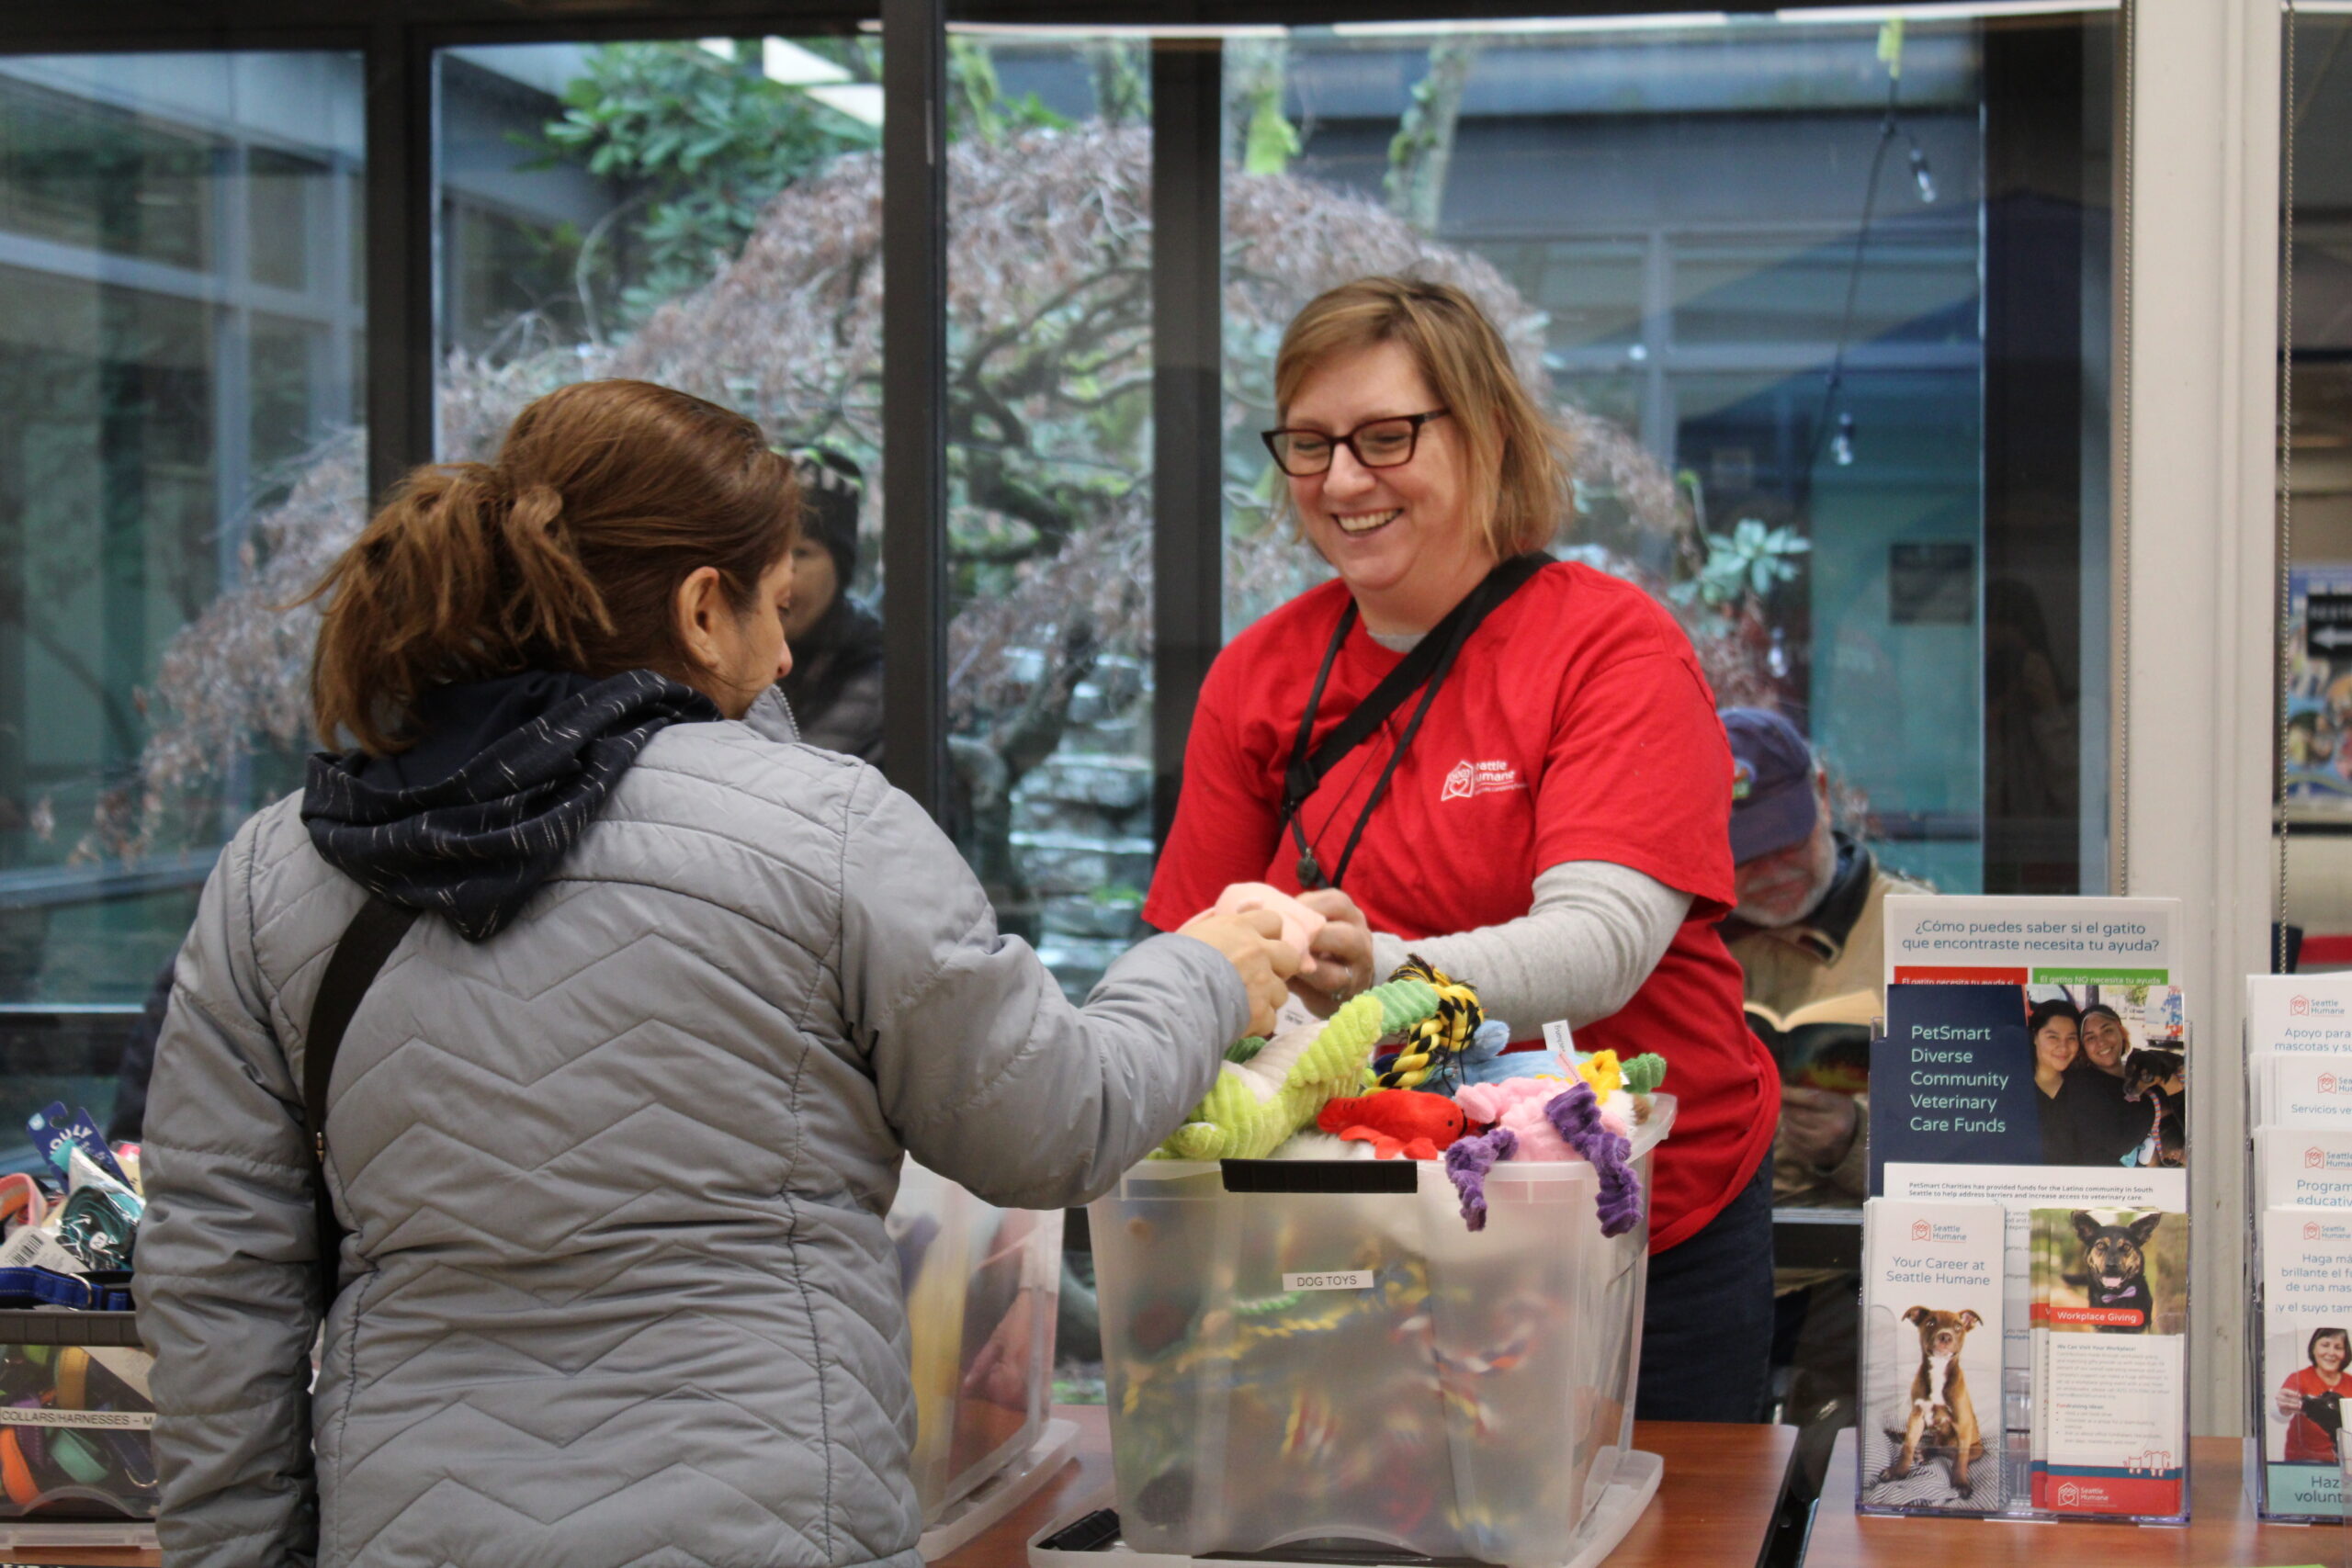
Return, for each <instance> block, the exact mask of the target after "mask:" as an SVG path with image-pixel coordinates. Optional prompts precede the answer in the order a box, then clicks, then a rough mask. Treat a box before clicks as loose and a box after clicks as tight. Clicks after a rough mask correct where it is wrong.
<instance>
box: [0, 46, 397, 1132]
mask: <svg viewBox="0 0 2352 1568" xmlns="http://www.w3.org/2000/svg"><path fill="white" fill-rule="evenodd" d="M361 87H362V84H361V72H360V68H359V62H358V60H357V58H356V56H352V55H345V54H326V53H273V54H234V53H212V54H144V55H119V56H105V57H75V56H45V57H18V58H14V59H9V60H6V61H0V431H5V432H6V440H7V455H6V458H5V459H0V1122H10V1123H12V1124H13V1123H14V1122H21V1120H22V1119H23V1117H24V1116H25V1115H26V1114H27V1113H28V1112H29V1111H31V1110H33V1109H36V1108H38V1107H39V1106H40V1105H41V1104H44V1103H46V1102H47V1101H48V1100H51V1099H53V1098H63V1099H66V1100H68V1101H69V1102H75V1101H78V1102H80V1103H84V1104H86V1105H88V1106H89V1108H90V1109H91V1110H92V1111H93V1112H94V1113H95V1114H96V1115H97V1117H98V1118H99V1119H100V1120H101V1121H102V1122H103V1121H104V1120H105V1118H106V1116H107V1111H108V1108H109V1105H110V1103H111V1093H112V1084H111V1072H112V1063H113V1058H114V1056H115V1055H116V1054H117V1053H118V1052H119V1049H120V1048H121V1045H122V1043H123V1041H124V1039H125V1038H126V1037H127V1035H128V1033H129V1032H130V1028H131V1026H132V1023H133V1021H135V1019H136V1017H137V1014H138V1010H139V1003H140V1001H141V998H143V997H144V996H145V995H146V994H147V992H148V990H149V987H150V986H151V985H152V984H153V981H154V980H155V977H156V976H157V974H158V973H159V971H160V970H161V969H162V968H163V966H164V964H165V962H166V960H168V958H169V957H170V956H171V954H172V953H174V952H175V950H176V949H177V947H178V945H179V942H180V939H181V937H182V935H183V934H184V933H185V931H186V930H187V921H188V919H189V918H190V917H191V915H192V914H193V912H194V909H195V905H196V897H197V893H198V888H199V887H200V886H201V885H202V883H203V881H204V878H205V876H206V874H207V873H208V872H209V870H210V868H211V864H212V862H213V859H214V857H215V856H216V855H217V853H218V852H219V849H220V845H221V844H222V843H223V842H224V841H225V840H226V839H227V837H228V836H229V834H230V833H232V831H233V830H234V829H236V827H237V825H238V824H239V823H240V822H241V821H242V820H243V818H244V817H245V816H246V815H247V814H248V813H249V812H251V811H252V810H253V809H254V807H257V806H258V805H260V804H262V803H263V802H264V801H266V800H267V799H269V798H271V797H272V796H274V795H277V794H278V793H281V792H283V791H284V790H285V789H286V788H288V786H289V785H290V784H292V782H293V781H294V779H295V778H296V777H297V773H298V767H299V758H300V753H301V751H302V750H303V742H304V739H305V738H304V736H303V734H302V730H303V728H304V726H303V723H302V717H301V707H300V696H299V688H300V675H301V669H302V663H301V659H300V654H299V653H296V652H295V651H294V650H293V649H292V648H291V647H290V646H289V645H288V644H287V643H285V642H283V641H281V640H280V639H279V638H278V637H277V633H276V631H275V630H274V629H273V626H271V625H270V624H269V623H268V622H266V621H265V620H264V619H262V618H260V617H257V616H255V615H252V614H250V613H249V612H250V610H251V609H252V607H253V599H254V594H255V593H256V592H258V584H259V583H260V582H261V581H263V580H265V579H266V578H268V577H269V576H270V574H271V572H272V571H273V570H274V568H275V563H276V562H277V560H278V559H280V558H287V557H299V556H300V554H301V535H302V534H303V532H304V531H305V529H306V527H307V525H308V519H309V518H310V517H311V515H313V513H306V512H305V511H304V510H303V509H302V508H301V507H300V506H293V505H291V504H290V503H289V500H288V497H289V493H290V492H289V486H290V485H291V484H292V483H293V482H294V474H295V473H296V472H297V471H298V470H300V471H307V473H308V475H309V480H308V482H309V485H310V494H311V495H312V496H316V497H323V498H326V501H327V503H328V508H329V510H337V509H341V510H355V509H356V504H357V491H358V464H357V452H358V444H359V435H358V431H357V416H358V410H359V401H358V389H357V387H356V372H355V367H356V364H357V362H358V355H359V343H360V336H361V332H360V319H359V314H358V311H357V309H356V306H355V304H354V302H353V300H352V299H351V297H350V294H349V290H348V288H347V287H346V284H345V277H346V276H347V275H348V269H349V268H350V267H351V266H352V265H354V262H355V258H356V254H357V253H358V251H359V249H360V246H359V243H358V235H357V233H356V210H355V209H354V207H353V206H352V204H351V202H350V200H349V194H350V191H351V187H352V186H354V185H355V184H356V179H357V176H358V174H359V168H360V152H361V148H360V137H359V131H358V127H359V122H360V96H361Z"/></svg>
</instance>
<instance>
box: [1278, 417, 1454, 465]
mask: <svg viewBox="0 0 2352 1568" xmlns="http://www.w3.org/2000/svg"><path fill="white" fill-rule="evenodd" d="M1446 412H1447V411H1446V410H1444V409H1431V410H1430V412H1427V413H1407V414H1397V415H1396V416H1394V417H1393V418H1389V419H1373V420H1366V421H1365V422H1364V423H1362V424H1359V425H1357V426H1356V427H1355V428H1354V429H1353V430H1351V431H1349V432H1348V433H1347V434H1344V435H1334V434H1331V433H1330V432H1329V431H1328V430H1292V429H1283V430H1268V431H1263V432H1261V438H1262V439H1263V440H1264V442H1265V443H1266V450H1267V451H1269V452H1272V454H1273V455H1274V466H1275V467H1276V468H1280V469H1282V471H1283V472H1284V473H1286V474H1288V475H1289V476H1290V477H1291V478H1293V479H1312V478H1313V477H1314V476H1316V475H1317V474H1321V473H1329V471H1330V468H1331V455H1332V454H1333V453H1334V452H1337V451H1338V450H1339V449H1340V447H1342V446H1344V447H1346V448H1347V449H1348V450H1349V451H1350V452H1351V453H1352V454H1353V455H1354V457H1355V460H1356V462H1357V463H1358V464H1360V465H1361V466H1363V467H1364V468H1402V467H1404V466H1405V465H1406V464H1407V463H1409V462H1411V461H1412V460H1413V453H1414V451H1415V450H1416V449H1417V448H1418V447H1419V446H1420V444H1421V426H1423V425H1425V424H1427V423H1429V422H1430V421H1431V420H1433V419H1443V418H1444V417H1445V416H1446Z"/></svg>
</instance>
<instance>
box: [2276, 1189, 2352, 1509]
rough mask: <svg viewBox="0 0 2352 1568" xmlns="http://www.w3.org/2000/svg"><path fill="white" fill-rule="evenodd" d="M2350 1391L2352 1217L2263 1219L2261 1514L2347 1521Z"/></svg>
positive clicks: (2337, 1212) (2280, 1211)
mask: <svg viewBox="0 0 2352 1568" xmlns="http://www.w3.org/2000/svg"><path fill="white" fill-rule="evenodd" d="M2347 1394H2352V1213H2348V1212H2346V1211H2345V1210H2343V1209H2315V1208H2293V1207H2280V1208H2275V1209H2271V1210H2268V1211H2267V1212H2266V1213H2264V1214H2263V1216H2262V1357H2261V1371H2260V1376H2259V1377H2258V1378H2257V1379H2256V1386H2255V1390H2254V1397H2255V1408H2256V1420H2257V1423H2258V1425H2257V1430H2259V1432H2260V1433H2261V1437H2262V1459H2263V1465H2262V1482H2263V1504H2262V1512H2263V1513H2264V1514H2265V1515H2266V1516H2267V1517H2284V1518H2324V1519H2336V1518H2340V1517H2343V1498H2342V1478H2343V1470H2342V1468H2341V1464H2340V1461H2339V1449H2340V1445H2341V1444H2342V1442H2343V1439H2344V1417H2345V1405H2346V1395H2347Z"/></svg>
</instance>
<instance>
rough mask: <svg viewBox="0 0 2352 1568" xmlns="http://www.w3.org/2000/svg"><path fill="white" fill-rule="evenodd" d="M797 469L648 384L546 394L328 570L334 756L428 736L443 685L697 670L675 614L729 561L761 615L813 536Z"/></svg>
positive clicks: (744, 424)
mask: <svg viewBox="0 0 2352 1568" xmlns="http://www.w3.org/2000/svg"><path fill="white" fill-rule="evenodd" d="M799 512H800V496H799V487H798V484H797V481H796V480H795V479H794V478H793V472H792V464H791V462H790V461H789V460H788V459H786V458H785V457H781V456H779V455H778V454H776V453H775V452H772V451H770V450H769V449H768V446H767V443H766V442H765V440H764V439H763V437H762V436H761V434H760V429H759V426H758V425H756V424H754V423H752V422H751V421H750V420H748V419H746V418H744V417H743V416H742V415H741V414H739V413H735V412H730V411H729V410H727V409H723V408H720V407H719V406H718V404H716V403H709V402H705V401H704V400H702V399H700V398H695V397H689V396H688V395H687V394H685V393H684V392H680V391H673V389H670V388H667V387H657V386H655V385H653V384H652V383H650V382H648V381H585V382H582V383H580V384H579V385H576V386H571V387H565V388H562V389H560V390H557V391H553V392H549V393H548V395H547V396H545V397H543V398H540V399H538V400H537V401H535V402H533V403H532V404H531V405H530V406H529V407H527V408H526V409H525V410H524V411H523V412H521V413H520V414H518V415H516V416H515V423H514V424H513V425H512V426H511V427H509V428H508V430H507V432H506V439H505V442H504V443H503V446H501V447H500V449H499V454H498V461H497V462H495V463H489V464H485V463H447V464H436V465H431V466H428V467H425V468H418V469H416V470H415V471H414V472H413V473H411V474H410V475H409V476H408V478H407V479H404V480H402V481H401V485H400V487H399V488H398V489H397V490H395V491H393V492H392V496H391V499H390V501H388V502H385V504H384V507H383V510H382V511H380V512H379V513H376V516H375V518H374V520H373V521H371V522H370V523H369V524H368V526H367V528H366V529H365V530H364V531H362V533H361V534H360V536H359V537H358V538H357V539H356V540H355V541H353V543H352V545H351V547H350V548H349V549H347V550H345V552H344V554H343V556H342V558H340V559H338V560H337V561H336V562H335V563H334V566H333V567H332V568H330V569H329V570H328V571H327V574H326V576H325V577H324V578H322V580H321V581H320V582H319V585H318V587H317V588H315V589H313V590H312V591H311V595H310V597H311V598H312V599H319V598H323V599H325V601H326V610H325V613H324V615H323V618H322V622H321V625H320V626H319V646H318V658H317V660H316V661H315V662H314V663H313V664H312V666H311V717H312V719H313V720H314V721H315V722H316V723H317V725H318V728H319V734H320V735H321V736H322V738H323V739H325V740H326V742H327V744H329V745H331V746H332V745H334V744H337V739H336V737H337V735H338V733H344V734H348V735H350V736H351V737H352V738H353V739H356V740H357V741H358V742H359V744H360V745H361V746H363V747H365V748H366V749H367V750H369V751H371V752H374V753H376V754H378V755H379V756H380V755H384V754H387V753H390V752H394V751H398V750H403V749H404V748H405V747H407V746H408V745H409V744H410V743H411V742H412V741H413V739H415V737H414V735H413V728H412V726H413V715H414V712H415V708H416V702H417V699H418V697H420V696H421V695H422V694H424V693H425V692H426V691H429V690H431V689H432V688H433V687H435V686H440V685H447V684H449V683H451V682H459V681H471V680H481V679H485V678H487V677H490V676H493V675H503V674H512V673H515V672H516V671H524V670H562V671H575V672H577V673H579V674H582V675H591V676H599V677H601V676H605V675H615V674H618V673H619V672H621V671H624V670H634V669H639V668H643V669H650V670H657V671H662V673H664V674H668V675H673V676H677V675H682V674H684V673H686V672H688V671H691V669H692V661H691V660H690V658H689V656H688V655H687V653H686V651H685V649H684V647H683V646H681V644H680V643H679V641H678V636H677V628H676V625H675V621H674V616H673V609H672V604H673V599H674V597H675V595H676V592H677V589H678V585H679V584H680V583H681V582H683V581H685V579H686V578H687V577H688V576H690V575H691V574H692V573H694V572H695V570H698V569H700V568H702V567H706V566H708V567H716V568H717V569H718V575H719V580H720V581H721V583H722V584H723V585H724V587H725V591H726V593H727V598H728V602H729V604H731V605H733V606H734V608H735V609H736V610H737V611H738V612H744V611H748V610H749V609H750V608H751V606H752V598H753V596H754V593H755V592H756V590H757V589H758V586H759V582H760V579H761V578H762V577H763V576H764V575H765V574H766V573H767V571H768V570H770V569H771V568H773V567H774V566H775V563H776V562H777V561H779V560H781V559H783V558H784V557H785V555H786V552H787V551H789V550H790V549H791V548H792V544H793V540H794V537H795V536H797V533H798V531H799V530H798V519H799Z"/></svg>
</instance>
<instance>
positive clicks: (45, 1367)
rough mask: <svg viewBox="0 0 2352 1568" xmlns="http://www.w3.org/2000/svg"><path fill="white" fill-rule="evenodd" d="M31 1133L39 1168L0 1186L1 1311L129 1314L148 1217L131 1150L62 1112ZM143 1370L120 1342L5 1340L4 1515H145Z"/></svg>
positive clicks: (2, 1335)
mask: <svg viewBox="0 0 2352 1568" xmlns="http://www.w3.org/2000/svg"><path fill="white" fill-rule="evenodd" d="M26 1131H27V1132H28V1133H29V1134H31V1137H32V1141H33V1146H34V1148H35V1150H36V1151H37V1152H38V1154H39V1156H40V1157H39V1159H38V1160H37V1161H36V1168H35V1169H34V1171H32V1172H29V1173H28V1172H24V1171H16V1172H11V1173H9V1174H7V1175H6V1176H0V1308H10V1309H19V1310H21V1309H28V1308H31V1309H40V1310H43V1311H55V1310H57V1309H59V1308H66V1309H71V1310H75V1311H83V1312H128V1311H129V1310H130V1307H131V1295H130V1279H131V1276H130V1267H131V1258H132V1254H133V1252H134V1250H135V1249H136V1247H137V1245H138V1239H139V1224H140V1220H141V1217H142V1215H143V1213H144V1212H145V1207H146V1205H145V1201H144V1200H143V1198H142V1197H141V1190H140V1178H139V1148H138V1145H135V1144H126V1145H122V1146H121V1147H119V1148H111V1147H109V1146H108V1145H107V1142H106V1139H105V1138H104V1137H103V1136H101V1135H100V1134H99V1132H98V1129H97V1126H96V1122H93V1121H92V1119H91V1117H90V1114H89V1112H88V1111H81V1110H76V1111H74V1112H73V1113H72V1114H70V1115H69V1114H68V1113H67V1111H66V1110H65V1107H64V1105H63V1104H62V1103H58V1104H53V1105H51V1106H50V1107H48V1108H47V1109H46V1110H44V1111H39V1112H37V1113H36V1114H34V1115H33V1116H32V1117H31V1118H30V1119H29V1120H28V1122H26ZM40 1337H42V1338H61V1337H62V1338H69V1339H70V1338H74V1337H78V1336H76V1335H74V1334H66V1335H62V1336H60V1335H54V1334H45V1335H42V1336H40ZM110 1337H112V1336H111V1335H107V1334H100V1335H96V1336H93V1338H97V1339H106V1338H110ZM147 1368H148V1358H147V1355H146V1353H145V1352H144V1351H141V1350H139V1349H137V1348H132V1347H130V1346H128V1345H119V1344H97V1343H92V1344H33V1343H18V1342H16V1341H15V1340H14V1339H13V1338H12V1337H10V1336H9V1335H8V1334H7V1333H6V1332H5V1331H0V1496H4V1497H5V1505H0V1514H5V1515H28V1514H36V1513H38V1514H48V1513H51V1512H52V1511H59V1510H62V1511H65V1512H71V1513H75V1514H77V1515H78V1514H82V1513H86V1512H88V1511H89V1508H90V1506H91V1505H92V1504H96V1505H100V1506H103V1507H104V1508H106V1509H108V1510H112V1511H115V1512H119V1513H120V1514H123V1515H126V1516H129V1517H133V1518H146V1517H153V1514H154V1512H155V1496H156V1494H155V1466H154V1460H153V1453H152V1451H151V1449H150V1446H149V1441H148V1432H147V1427H149V1426H150V1425H151V1424H152V1423H153V1420H154V1408H155V1407H154V1403H153V1398H152V1396H151V1395H150V1393H149V1392H148V1385H147Z"/></svg>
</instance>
